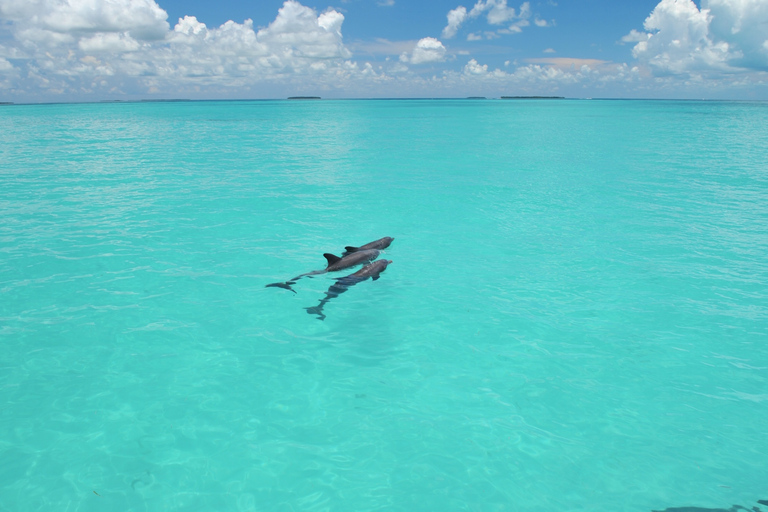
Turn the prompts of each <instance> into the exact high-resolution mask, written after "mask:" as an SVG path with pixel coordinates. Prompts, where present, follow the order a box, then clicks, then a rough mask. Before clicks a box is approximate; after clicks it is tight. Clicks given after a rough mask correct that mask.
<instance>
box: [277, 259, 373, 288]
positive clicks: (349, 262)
mask: <svg viewBox="0 0 768 512" xmlns="http://www.w3.org/2000/svg"><path fill="white" fill-rule="evenodd" d="M380 252H381V251H379V250H378V249H367V250H365V251H358V252H353V253H352V254H348V255H346V256H343V257H341V258H339V257H338V256H335V255H333V254H330V253H325V254H323V256H325V259H326V260H328V266H327V267H325V269H323V270H313V271H312V272H307V273H306V274H301V275H300V276H296V277H294V278H293V279H290V280H288V281H286V282H284V283H271V284H268V285H267V286H266V287H267V288H269V287H271V286H273V287H276V288H285V289H286V290H291V291H292V292H293V293H296V290H294V289H293V288H291V286H293V285H294V284H296V281H298V280H299V279H301V278H302V277H304V276H310V277H311V276H316V275H319V274H325V273H326V272H336V271H339V270H344V269H345V268H350V267H356V266H357V265H360V264H362V263H368V262H369V261H372V260H375V259H376V258H377V257H378V256H379V253H380Z"/></svg>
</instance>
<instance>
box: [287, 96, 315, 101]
mask: <svg viewBox="0 0 768 512" xmlns="http://www.w3.org/2000/svg"><path fill="white" fill-rule="evenodd" d="M288 99H289V100H319V99H320V96H288Z"/></svg>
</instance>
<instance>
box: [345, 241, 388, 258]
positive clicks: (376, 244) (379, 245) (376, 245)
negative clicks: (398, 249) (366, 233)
mask: <svg viewBox="0 0 768 512" xmlns="http://www.w3.org/2000/svg"><path fill="white" fill-rule="evenodd" d="M394 240H395V239H394V238H392V237H391V236H385V237H384V238H379V239H378V240H375V241H373V242H370V243H367V244H365V245H361V246H360V247H354V246H351V245H348V246H346V247H345V248H344V249H345V250H344V253H343V254H342V256H346V255H347V254H352V253H353V252H358V251H364V250H366V249H379V250H382V249H386V248H387V247H389V244H391V243H392V242H393V241H394Z"/></svg>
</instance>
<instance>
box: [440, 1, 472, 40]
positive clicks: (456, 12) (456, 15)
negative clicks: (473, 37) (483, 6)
mask: <svg viewBox="0 0 768 512" xmlns="http://www.w3.org/2000/svg"><path fill="white" fill-rule="evenodd" d="M447 18H448V25H446V27H445V28H444V29H443V37H444V38H445V39H450V38H452V37H453V36H455V35H456V32H458V30H459V27H461V24H462V23H464V20H466V19H467V8H466V7H464V6H462V5H460V6H458V7H457V8H455V9H452V10H450V11H448V15H447Z"/></svg>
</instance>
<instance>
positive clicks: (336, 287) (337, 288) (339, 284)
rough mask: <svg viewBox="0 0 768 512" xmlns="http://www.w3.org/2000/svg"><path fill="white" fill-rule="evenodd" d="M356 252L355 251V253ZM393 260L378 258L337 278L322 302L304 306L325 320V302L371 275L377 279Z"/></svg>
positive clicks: (312, 313) (319, 318)
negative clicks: (307, 306) (309, 306)
mask: <svg viewBox="0 0 768 512" xmlns="http://www.w3.org/2000/svg"><path fill="white" fill-rule="evenodd" d="M353 254H354V253H353ZM391 263H392V260H376V261H374V262H373V263H369V264H368V265H366V266H364V267H363V268H361V269H360V270H358V271H357V272H355V273H354V274H350V275H348V276H344V277H338V278H336V282H335V283H334V284H332V285H331V287H330V288H328V290H327V291H326V292H325V297H323V298H322V299H320V304H318V305H317V306H314V307H311V308H304V309H306V310H307V313H309V314H310V315H317V318H318V320H325V315H324V314H323V307H324V306H325V304H326V303H327V302H328V301H329V300H331V299H332V298H334V297H338V296H339V295H341V294H342V293H344V292H345V291H347V290H348V289H349V287H350V286H354V285H356V284H357V283H362V282H363V281H365V280H366V279H368V278H369V277H370V278H371V279H373V280H374V281H376V280H377V279H378V278H379V276H380V275H381V273H382V272H384V271H385V270H386V269H387V265H390V264H391Z"/></svg>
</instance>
